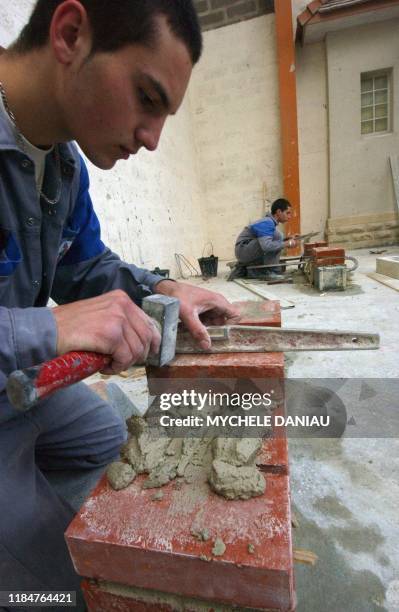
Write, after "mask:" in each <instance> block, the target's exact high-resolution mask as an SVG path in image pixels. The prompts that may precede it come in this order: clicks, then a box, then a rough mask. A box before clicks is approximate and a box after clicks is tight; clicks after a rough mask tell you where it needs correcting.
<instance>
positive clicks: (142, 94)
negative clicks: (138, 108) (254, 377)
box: [139, 89, 154, 107]
mask: <svg viewBox="0 0 399 612" xmlns="http://www.w3.org/2000/svg"><path fill="white" fill-rule="evenodd" d="M139 96H140V102H141V103H142V104H143V105H144V106H146V107H153V106H154V101H153V100H152V98H150V96H148V95H147V94H146V92H145V91H144V90H143V89H140V90H139Z"/></svg>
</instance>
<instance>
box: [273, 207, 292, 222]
mask: <svg viewBox="0 0 399 612" xmlns="http://www.w3.org/2000/svg"><path fill="white" fill-rule="evenodd" d="M291 216H292V208H291V206H289V207H288V208H287V209H286V210H277V212H276V214H275V217H276V220H277V222H278V223H287V221H289V220H290V219H291Z"/></svg>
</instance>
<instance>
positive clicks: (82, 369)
mask: <svg viewBox="0 0 399 612" xmlns="http://www.w3.org/2000/svg"><path fill="white" fill-rule="evenodd" d="M179 306H180V304H179V300H178V299H177V298H171V297H168V296H166V295H157V294H156V295H151V296H149V297H146V298H144V299H143V304H142V308H143V310H144V312H145V313H146V314H147V315H148V316H149V317H151V318H152V320H153V322H154V324H155V326H156V327H157V329H158V331H159V332H160V334H161V345H160V348H159V353H158V354H157V355H150V356H149V357H148V359H147V363H148V364H150V365H156V366H163V365H165V364H167V363H169V361H171V360H172V359H173V358H174V356H175V350H176V334H177V326H178V322H179ZM110 361H111V357H110V356H108V355H103V354H101V353H93V352H91V351H74V352H70V353H65V355H61V356H60V357H56V358H55V359H52V360H51V361H46V362H44V363H41V364H39V365H37V366H33V367H31V368H25V369H23V370H16V371H15V372H12V374H10V376H9V378H8V381H7V387H6V390H7V395H8V399H9V401H10V403H11V404H12V405H13V406H14V408H16V409H17V410H20V411H21V412H25V411H26V410H29V409H30V408H32V407H33V406H34V405H35V404H37V402H38V401H40V400H42V399H44V398H45V397H48V396H49V395H51V394H52V393H54V392H55V391H58V389H62V388H63V387H68V386H69V385H72V384H74V383H77V382H79V381H80V380H83V379H85V378H87V377H88V376H90V375H91V374H94V373H95V372H99V371H100V370H102V369H103V368H104V367H105V366H106V365H108V364H109V362H110Z"/></svg>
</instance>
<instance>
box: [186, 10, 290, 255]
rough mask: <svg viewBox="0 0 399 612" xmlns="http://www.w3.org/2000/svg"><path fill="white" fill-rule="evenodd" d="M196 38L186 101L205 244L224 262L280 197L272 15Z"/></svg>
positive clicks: (278, 138)
mask: <svg viewBox="0 0 399 612" xmlns="http://www.w3.org/2000/svg"><path fill="white" fill-rule="evenodd" d="M204 38H205V52H204V56H203V58H202V60H201V62H200V64H199V66H198V68H197V69H196V72H195V75H194V78H193V80H192V84H191V90H190V94H191V103H192V110H193V113H194V117H195V129H196V134H197V143H198V153H199V166H200V172H201V184H202V187H203V190H204V194H205V198H204V206H205V210H206V221H207V234H208V239H209V240H211V241H212V243H213V245H214V248H215V253H216V254H217V255H219V257H222V258H227V259H229V258H231V257H232V256H233V252H234V242H235V238H236V236H237V234H238V233H239V232H240V231H241V229H242V228H243V227H244V226H245V225H246V224H247V223H248V222H249V221H254V220H256V219H258V218H259V217H261V216H262V215H263V213H264V210H265V205H266V206H268V204H269V203H270V202H272V201H273V200H274V199H275V198H277V197H279V196H281V195H282V177H281V154H280V116H279V97H278V77H277V59H276V45H275V31H274V15H273V14H271V15H265V16H262V17H258V18H256V19H251V20H248V21H244V22H241V23H238V24H234V25H230V26H227V27H224V28H220V29H217V30H212V31H209V32H206V33H205V36H204ZM264 184H265V190H264ZM264 195H265V197H264Z"/></svg>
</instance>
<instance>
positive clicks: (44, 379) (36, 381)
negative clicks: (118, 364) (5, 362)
mask: <svg viewBox="0 0 399 612" xmlns="http://www.w3.org/2000/svg"><path fill="white" fill-rule="evenodd" d="M110 361H111V357H109V356H108V355H102V354H101V353H92V352H89V351H79V352H71V353H65V355H61V356H60V357H56V358H55V359H52V360H51V361H46V362H44V363H41V364H39V365H37V366H34V367H32V368H25V369H24V370H16V371H15V372H13V373H12V374H10V376H9V378H8V382H7V395H8V399H9V400H10V403H11V404H12V405H13V406H14V408H16V409H17V410H21V411H22V412H25V411H26V410H29V408H32V406H34V405H35V404H36V403H37V402H38V401H39V400H41V399H43V398H45V397H47V396H48V395H51V394H52V393H53V392H54V391H57V390H58V389H62V388H63V387H68V386H69V385H72V384H74V383H76V382H79V381H80V380H83V379H84V378H87V377H88V376H90V375H91V374H94V373H95V372H98V371H99V370H102V369H103V368H104V367H105V366H106V365H108V364H109V363H110Z"/></svg>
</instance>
